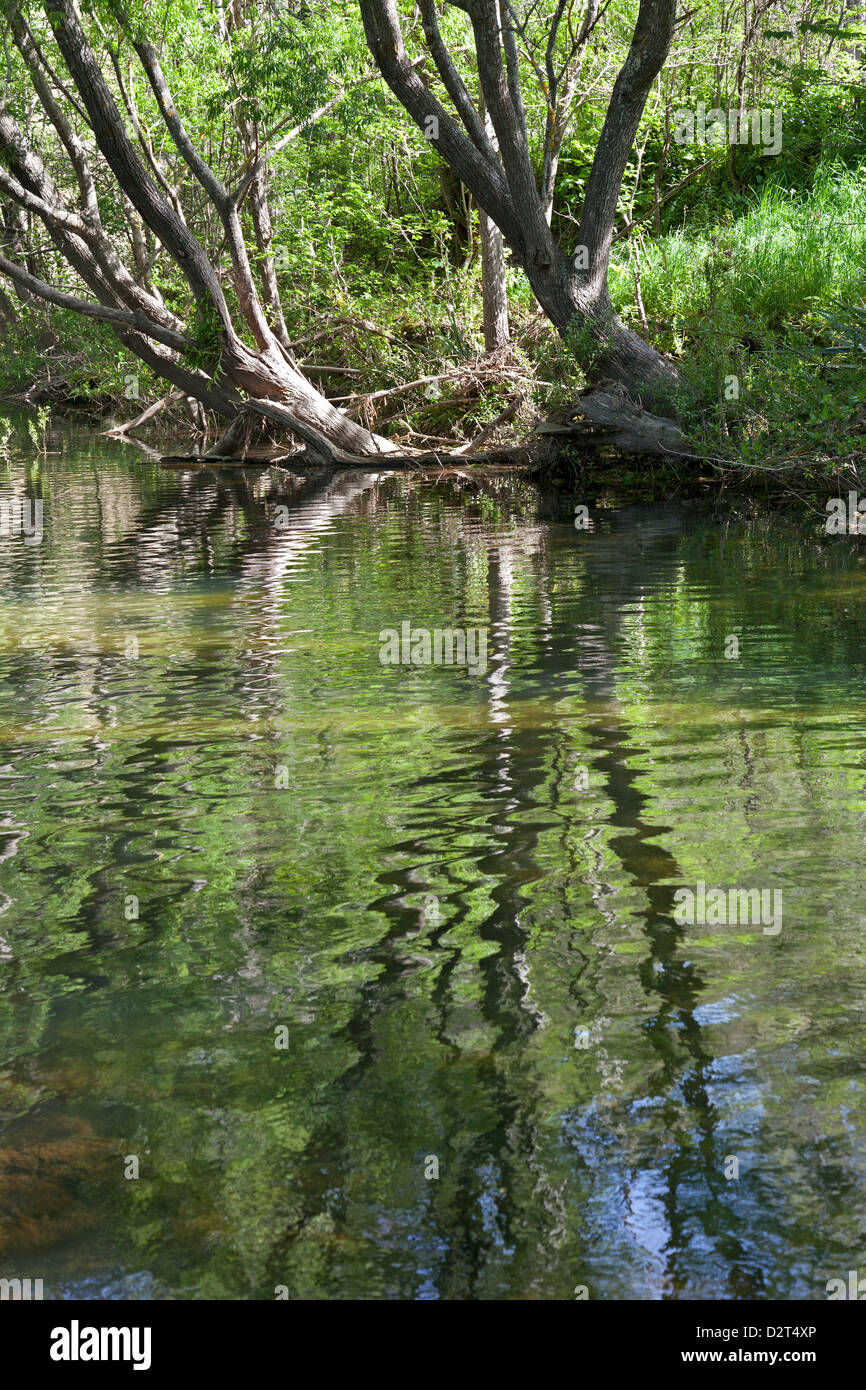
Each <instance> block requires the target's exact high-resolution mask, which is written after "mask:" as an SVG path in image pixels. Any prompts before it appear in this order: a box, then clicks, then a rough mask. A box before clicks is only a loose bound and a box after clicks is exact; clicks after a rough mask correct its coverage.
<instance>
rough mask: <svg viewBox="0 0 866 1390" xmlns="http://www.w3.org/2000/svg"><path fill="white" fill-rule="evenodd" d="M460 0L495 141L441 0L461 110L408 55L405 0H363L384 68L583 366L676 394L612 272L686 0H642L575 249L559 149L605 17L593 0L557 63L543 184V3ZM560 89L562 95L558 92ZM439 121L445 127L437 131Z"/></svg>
mask: <svg viewBox="0 0 866 1390" xmlns="http://www.w3.org/2000/svg"><path fill="white" fill-rule="evenodd" d="M454 3H455V5H456V7H457V8H459V9H461V10H463V11H464V12H465V14H466V15H467V16H468V19H469V22H470V25H471V30H472V38H473V42H474V50H475V58H476V61H477V72H478V78H479V84H480V90H481V96H482V98H483V103H484V105H485V106H486V108H487V110H488V111H489V113H490V118H491V121H492V124H493V129H494V132H495V136H496V141H495V143H494V142H493V141H492V140H491V139H490V138H489V136H488V134H487V131H486V130H485V126H484V121H483V119H482V116H481V112H480V110H479V103H477V102H475V101H473V98H472V96H471V94H470V92H469V89H468V86H467V84H466V82H465V81H464V79H463V77H462V75H461V73H460V71H459V68H458V65H457V62H456V61H455V58H454V56H453V54H452V52H451V50H450V49H449V47H448V46H447V45H446V43H445V41H444V39H443V37H442V34H441V30H440V26H439V23H438V19H437V15H436V9H435V4H434V0H422V13H423V17H424V33H425V38H426V41H427V47H428V50H429V53H430V56H431V58H432V60H433V63H434V64H435V67H436V70H437V73H438V76H439V81H440V83H441V87H442V88H443V89H444V95H445V96H446V97H447V99H448V100H449V102H450V105H451V107H452V111H451V112H449V111H448V110H446V108H445V106H444V105H443V103H442V102H441V101H440V100H439V98H438V97H437V95H436V93H435V92H434V91H433V90H432V87H431V86H429V85H427V84H426V83H425V82H424V81H423V80H422V77H421V76H420V75H419V73H418V71H417V67H416V65H415V64H413V62H412V61H410V58H409V56H408V54H407V52H406V48H405V45H404V41H403V33H402V29H401V25H400V20H399V17H398V13H397V4H396V0H359V5H360V9H361V16H362V18H363V22H364V29H365V33H366V36H367V43H368V45H369V48H370V52H371V53H372V55H373V58H374V60H375V62H376V65H377V67H378V68H379V71H380V72H381V74H382V76H383V77H384V79H385V81H386V82H387V83H388V86H389V87H390V88H391V90H392V92H393V93H394V95H395V96H396V97H397V99H398V100H399V101H400V103H401V104H402V106H403V107H404V108H405V110H406V111H407V112H408V114H409V115H410V116H411V117H412V119H413V120H414V121H415V122H416V123H417V124H418V125H419V126H420V127H421V129H422V130H424V131H425V132H427V133H428V138H433V140H434V143H435V145H436V148H437V149H438V150H439V153H440V154H441V156H442V158H443V159H444V160H445V161H446V163H447V164H448V165H449V166H450V168H451V169H452V170H453V171H454V173H455V174H456V175H457V176H458V177H459V178H460V179H461V180H462V181H463V182H464V183H465V184H466V186H467V187H468V188H469V189H470V190H471V192H472V194H473V196H474V198H475V200H476V202H477V203H478V205H479V207H480V208H482V209H483V210H484V212H485V213H486V214H487V216H488V217H489V218H490V219H491V220H492V221H493V223H494V224H495V225H496V226H497V227H498V228H499V229H500V231H501V232H502V235H503V237H504V238H505V241H506V242H507V244H508V246H509V247H510V249H511V252H512V255H513V257H514V259H515V260H516V262H517V263H518V264H519V265H520V266H521V267H522V268H523V270H524V271H525V273H526V275H527V277H528V279H529V283H530V285H531V286H532V290H533V292H534V294H535V296H536V298H537V299H538V301H539V304H540V305H541V306H542V308H543V310H544V312H545V313H546V314H547V316H548V318H549V319H550V321H551V322H552V323H553V325H554V326H555V327H556V329H557V330H558V332H559V333H560V334H561V336H562V337H563V338H564V339H565V340H566V341H567V342H569V343H571V344H574V345H575V346H576V347H577V348H578V351H579V354H580V356H581V357H582V358H583V360H584V363H585V365H588V366H590V367H591V369H592V372H593V374H594V375H596V376H609V377H613V378H614V379H615V380H617V381H619V382H621V383H622V384H623V385H624V386H625V387H626V389H627V390H628V391H629V392H630V393H631V394H632V395H633V396H634V397H635V398H637V399H639V400H640V401H642V402H643V403H645V404H649V403H651V402H663V403H664V404H666V405H667V404H669V402H670V398H671V395H672V393H673V391H674V389H675V388H676V387H677V385H678V377H677V374H676V371H675V369H674V368H673V367H672V366H671V364H670V363H669V362H668V361H667V360H666V359H665V358H664V357H662V356H661V354H660V353H658V352H656V351H655V349H653V348H652V347H651V346H650V345H649V344H648V343H646V342H645V341H644V340H643V339H642V338H640V337H639V336H638V335H637V334H636V333H634V332H632V330H631V329H629V328H628V327H627V326H626V325H625V324H624V323H623V322H622V321H621V319H620V318H619V317H618V316H617V315H616V313H615V312H614V310H613V307H612V305H611V302H610V298H609V295H608V287H607V271H608V261H609V257H610V249H611V244H612V240H613V231H614V217H615V213H616V207H617V200H618V197H619V191H620V186H621V183H622V177H623V173H624V170H625V167H626V162H627V160H628V156H629V153H630V151H631V149H632V146H633V144H634V139H635V135H636V133H637V128H638V124H639V122H640V118H641V115H642V113H643V109H644V106H645V104H646V99H647V96H648V94H649V91H650V88H651V86H652V83H653V81H654V80H655V78H656V76H657V75H658V73H659V72H660V70H661V68H662V66H663V64H664V61H665V58H666V56H667V53H668V49H669V47H670V43H671V39H672V36H673V32H674V24H675V16H676V0H641V3H640V8H639V11H638V16H637V21H636V24H635V29H634V36H633V39H632V43H631V47H630V49H629V51H628V55H627V57H626V60H625V63H624V64H623V66H622V68H621V70H620V73H619V75H618V77H617V80H616V82H615V84H614V88H613V94H612V96H611V100H610V105H609V106H608V110H607V115H606V117H605V120H604V124H603V127H602V130H601V135H600V137H599V140H598V145H597V147H596V151H595V157H594V160H593V164H592V170H591V173H590V176H589V181H588V184H587V188H586V196H585V199H584V204H583V210H582V214H581V219H580V230H579V233H578V254H577V255H576V256H574V257H570V256H567V255H566V254H565V253H564V251H563V250H562V248H561V247H560V246H559V244H558V242H557V240H556V238H555V237H554V235H553V233H552V231H551V228H550V226H549V213H550V205H551V189H552V180H553V178H555V171H556V170H555V165H556V159H557V158H558V154H559V149H560V147H561V144H562V136H563V134H564V122H565V119H566V117H567V111H568V109H570V105H571V102H572V101H573V95H574V93H573V86H574V83H573V71H574V63H575V61H576V59H577V54H578V51H579V48H580V46H581V44H582V43H583V42H584V41H585V38H586V33H587V32H588V29H589V28H590V27H591V26H592V24H593V23H594V22H595V18H596V15H597V11H596V10H594V9H593V8H592V0H588V3H589V5H590V9H589V10H588V11H587V15H586V16H585V17H584V22H583V23H582V24H581V26H580V27H579V29H578V33H577V37H580V36H581V35H582V36H583V37H582V38H580V43H578V42H577V41H576V40H575V42H573V43H572V44H571V50H572V51H570V53H569V55H568V57H567V59H566V67H565V71H564V72H562V70H561V69H560V75H559V76H557V75H556V72H555V71H554V76H555V78H556V82H557V83H560V84H562V87H563V90H562V93H561V99H560V101H559V104H558V105H556V104H554V105H552V106H551V107H550V115H549V121H548V125H549V130H548V137H549V140H548V148H547V156H546V165H545V173H544V183H543V188H542V190H541V191H539V187H538V182H537V180H536V176H535V172H534V170H533V166H532V160H531V155H530V142H529V134H528V128H527V118H526V112H525V107H524V94H523V90H522V86H521V76H520V59H519V51H518V50H519V42H520V40H521V38H522V36H523V35H524V34H525V32H526V30H527V27H528V26H529V25H530V23H538V22H539V21H537V20H536V19H534V18H533V17H532V16H533V15H534V13H535V12H536V11H537V7H536V6H535V5H533V6H532V7H531V9H530V11H529V12H528V13H527V14H526V15H524V17H523V18H521V16H520V15H519V14H518V11H517V8H516V5H515V4H512V3H510V0H454ZM566 8H567V4H566V0H557V2H556V5H555V8H554V10H553V13H552V15H549V16H548V18H547V20H546V21H545V23H546V26H547V29H546V32H547V44H546V53H547V54H548V55H552V54H553V51H554V48H555V45H556V40H557V31H558V28H559V26H560V25H561V23H562V20H563V15H564V13H565V11H566ZM552 62H553V60H552V57H551V63H552ZM552 70H553V69H552ZM552 95H553V97H554V98H555V97H556V93H555V92H554V93H553V94H552ZM550 96H551V93H548V97H550ZM431 122H432V124H431ZM431 130H432V131H435V134H434V135H433V136H432V137H430V136H429V132H430V131H431Z"/></svg>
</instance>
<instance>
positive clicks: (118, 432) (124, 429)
mask: <svg viewBox="0 0 866 1390" xmlns="http://www.w3.org/2000/svg"><path fill="white" fill-rule="evenodd" d="M183 398H184V393H183V391H169V393H168V395H167V396H163V398H162V400H160V401H157V402H156V404H155V405H149V406H148V407H147V410H143V411H142V412H141V414H140V415H136V417H135V419H134V420H129V421H128V422H127V423H126V424H125V425H115V426H114V427H113V428H112V429H110V430H103V431H102V433H103V434H104V435H114V436H116V437H120V436H122V435H124V434H128V432H129V431H130V430H134V429H137V428H138V426H139V425H143V424H144V423H145V421H146V420H152V419H153V417H154V415H157V414H158V413H159V411H160V410H162V409H163V407H164V406H167V405H172V404H173V403H174V402H175V401H182V400H183Z"/></svg>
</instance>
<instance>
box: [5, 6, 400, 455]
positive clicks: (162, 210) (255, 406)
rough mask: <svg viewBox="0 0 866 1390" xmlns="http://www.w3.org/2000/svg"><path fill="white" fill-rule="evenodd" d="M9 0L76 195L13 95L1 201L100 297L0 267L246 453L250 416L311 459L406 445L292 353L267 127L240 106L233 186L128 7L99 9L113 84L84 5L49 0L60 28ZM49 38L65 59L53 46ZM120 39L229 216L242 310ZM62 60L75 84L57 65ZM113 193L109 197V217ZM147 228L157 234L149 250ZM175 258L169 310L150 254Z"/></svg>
mask: <svg viewBox="0 0 866 1390" xmlns="http://www.w3.org/2000/svg"><path fill="white" fill-rule="evenodd" d="M3 10H4V12H5V15H6V18H7V21H8V23H9V27H10V31H11V34H12V37H13V40H14V43H15V47H16V48H17V50H18V53H19V54H20V57H21V60H22V62H23V66H24V70H25V72H26V74H27V77H28V78H29V82H30V84H31V86H32V89H33V92H34V93H35V96H36V98H37V101H38V103H39V106H40V107H41V110H42V113H43V114H44V117H45V118H47V122H48V123H49V127H50V128H51V129H53V132H54V135H55V137H56V140H57V141H58V142H59V144H60V146H61V148H62V150H63V152H64V153H65V155H66V157H67V159H68V162H69V167H70V168H71V171H72V174H73V176H74V189H73V191H72V192H69V191H67V190H66V189H61V187H60V186H59V184H58V182H57V181H56V180H55V178H54V177H53V176H52V174H51V172H50V171H49V169H48V167H47V166H46V164H45V162H44V160H43V158H42V156H41V155H40V153H39V151H38V149H37V148H36V145H35V142H34V141H33V140H32V139H30V138H28V135H27V134H26V132H25V130H24V129H23V128H22V123H21V122H20V121H19V120H16V119H15V116H14V115H13V113H12V111H11V110H10V107H9V104H8V102H7V103H4V104H2V105H0V196H2V197H3V198H4V199H6V200H8V201H9V202H11V203H12V204H13V205H16V206H17V207H18V208H20V209H22V210H23V211H24V212H26V213H27V214H28V215H29V216H30V217H32V218H36V219H38V220H39V221H40V222H41V223H42V225H43V226H44V228H45V230H46V232H47V233H48V236H49V238H50V241H51V243H52V245H53V247H54V248H55V250H56V251H57V252H59V253H60V256H61V257H62V258H63V260H64V261H65V263H66V264H67V266H68V267H69V268H71V269H72V270H73V271H74V272H75V273H76V275H77V277H78V278H79V280H80V281H81V282H82V283H83V285H84V286H86V287H87V288H88V289H89V290H90V291H91V293H92V295H93V299H92V300H87V299H84V298H82V297H81V295H80V294H77V293H69V292H67V291H66V290H62V289H59V288H57V287H56V286H55V285H52V284H50V283H48V282H47V281H46V280H44V279H42V278H41V277H40V276H39V275H38V274H36V273H35V272H34V268H33V266H32V265H27V264H22V262H21V260H20V259H16V260H11V259H9V258H7V257H6V256H0V271H2V273H3V274H4V275H6V276H7V277H8V278H9V279H10V280H12V281H13V283H15V284H16V285H17V286H18V287H19V288H20V289H21V290H24V291H26V292H28V293H29V294H33V295H36V296H38V297H39V298H41V299H43V300H46V301H48V302H49V303H53V304H57V305H60V306H61V307H63V308H67V309H71V310H74V311H76V312H78V313H81V314H83V315H86V316H89V317H92V318H98V319H102V320H104V321H105V322H106V323H108V324H109V325H110V326H111V328H112V329H113V330H114V332H115V333H116V335H117V337H118V338H119V339H120V341H121V342H122V343H123V344H124V346H125V347H126V348H127V349H128V350H129V351H130V352H132V353H134V354H135V355H136V356H138V357H139V358H140V359H141V360H142V361H144V362H146V363H147V364H148V365H149V366H150V367H151V368H152V369H153V370H154V372H156V373H157V374H158V375H159V376H161V377H164V378H165V379H166V380H167V381H169V382H171V384H172V385H173V386H174V387H176V388H179V389H180V390H181V391H183V392H184V394H186V395H188V396H191V397H193V398H194V399H195V400H197V401H200V402H201V403H202V405H203V406H204V407H205V408H206V409H208V410H211V411H214V412H216V413H217V414H218V415H220V416H222V417H223V418H224V419H225V420H226V421H229V422H231V423H230V426H229V432H228V435H227V437H226V438H224V439H223V440H222V441H221V442H220V444H219V445H217V446H215V449H217V450H219V449H220V448H226V447H229V446H231V447H235V448H237V447H240V446H241V444H242V442H243V440H244V438H245V436H246V434H247V432H248V430H249V427H250V423H251V419H252V418H262V417H263V418H264V419H266V420H268V421H271V422H272V423H273V424H275V425H277V426H280V427H282V428H284V429H289V430H291V431H292V432H293V433H295V434H296V435H298V436H299V437H300V438H301V439H303V440H304V442H305V443H306V445H307V447H308V449H309V450H310V452H311V454H312V455H314V456H318V457H322V458H327V457H331V456H332V453H333V447H336V448H337V449H339V450H344V451H346V452H347V453H350V454H353V455H359V454H360V455H365V454H380V453H388V452H392V451H394V449H395V445H394V444H393V443H392V442H390V441H388V440H386V439H383V438H380V437H378V436H376V435H373V434H371V433H370V431H368V430H366V429H364V428H363V427H362V426H360V425H358V424H356V423H355V422H354V421H353V420H351V419H349V418H348V417H347V416H346V415H345V414H344V413H343V412H342V411H340V410H338V409H337V408H336V407H335V406H333V405H331V404H330V403H329V401H328V400H327V399H326V398H325V397H324V396H323V395H322V394H321V393H320V392H318V391H317V390H316V389H315V388H314V387H313V386H312V385H311V383H310V382H309V381H307V379H306V378H305V377H304V375H303V373H302V372H301V371H300V370H299V368H298V366H297V363H296V362H295V360H294V358H293V356H292V352H291V349H290V346H289V343H288V337H287V334H286V331H285V324H284V321H283V316H282V310H281V305H280V301H279V294H278V290H277V285H276V278H275V276H274V274H273V264H272V261H271V259H270V255H269V253H270V243H271V229H270V214H269V209H268V203H267V183H266V177H265V171H266V166H267V156H266V154H265V155H262V154H260V153H259V151H258V133H257V132H256V131H255V130H254V128H253V126H252V124H251V122H250V121H249V120H248V119H247V117H246V116H243V115H242V117H241V118H240V122H239V124H240V131H241V137H242V141H243V144H244V147H245V150H246V160H245V164H244V171H243V174H242V176H241V177H240V179H239V181H238V183H237V185H236V187H234V188H233V189H229V187H227V185H226V184H225V183H224V182H223V181H222V180H221V179H220V178H219V177H218V176H217V174H216V173H215V172H214V170H213V169H212V168H211V167H210V165H209V164H208V163H207V161H206V160H205V158H204V157H203V156H202V154H201V152H200V150H199V148H198V147H197V144H196V142H195V141H194V140H193V138H192V137H191V135H190V132H189V130H188V128H187V126H186V124H185V122H184V119H183V116H182V114H181V112H180V111H179V110H178V109H177V105H176V103H175V100H174V98H173V95H172V91H171V89H170V87H169V83H168V81H167V79H166V76H165V74H164V72H163V69H162V66H161V62H160V58H159V55H158V54H157V51H156V48H155V47H154V46H153V44H152V43H151V42H150V40H149V38H148V34H147V31H146V29H145V26H144V22H143V21H142V20H141V19H140V18H138V17H132V16H131V15H129V14H127V13H126V12H125V11H123V10H121V9H118V10H117V11H116V14H117V17H118V33H117V35H116V36H112V35H110V34H108V33H106V31H105V30H104V29H102V26H101V25H100V23H99V20H98V18H97V17H96V16H95V15H94V16H93V18H92V23H93V25H94V26H95V27H96V30H97V31H98V34H99V37H100V39H101V46H102V48H103V49H104V51H105V52H106V54H107V56H108V58H109V60H110V62H111V64H112V66H113V70H114V88H115V90H112V85H111V84H110V82H109V80H108V78H107V76H106V72H105V71H104V70H103V66H104V61H103V62H101V61H100V59H99V58H98V57H97V53H96V51H95V48H94V46H93V45H92V43H91V42H90V40H89V37H88V34H87V33H86V31H85V22H84V19H83V17H82V15H81V12H80V11H79V9H78V6H77V4H76V0H48V2H47V3H46V4H45V6H44V10H45V15H46V17H47V21H48V28H47V30H46V29H45V26H44V23H41V22H40V19H39V18H38V17H37V11H36V7H35V6H25V5H24V4H22V3H20V2H19V0H3ZM225 23H226V26H227V28H228V30H229V31H231V30H233V29H234V30H237V29H240V28H242V27H243V26H244V24H245V23H246V19H245V15H244V10H243V7H242V6H241V5H240V4H239V3H236V4H234V5H233V6H232V7H231V9H230V10H229V12H228V14H227V15H226V19H225ZM52 36H53V40H54V45H55V47H56V55H55V54H54V53H52V55H51V59H52V60H54V61H52V60H50V59H49V57H48V56H47V54H46V51H45V49H46V46H47V43H48V41H49V39H50V38H51V37H52ZM121 43H124V44H126V46H127V49H131V53H127V55H126V56H127V57H128V58H129V59H131V56H132V54H134V55H135V58H137V61H138V66H139V70H140V72H141V73H143V74H144V76H145V77H146V79H147V83H148V85H149V88H150V93H151V97H152V99H153V101H154V102H155V115H156V118H157V119H158V120H159V121H160V122H161V123H162V125H163V127H164V131H165V133H167V135H168V136H169V137H170V139H171V141H172V143H173V145H174V147H175V149H176V151H177V153H178V155H179V156H180V158H181V160H182V161H183V164H184V165H185V166H186V168H187V169H188V171H189V173H190V174H191V175H192V177H193V179H194V181H195V183H196V184H197V185H198V187H199V189H200V190H202V191H203V193H204V195H205V197H206V200H207V204H208V205H209V208H210V210H211V212H212V213H214V214H215V215H216V217H217V218H218V221H219V224H220V226H221V230H222V237H223V244H224V246H225V249H226V250H227V252H228V256H229V259H230V264H231V287H232V290H233V292H234V296H233V297H234V300H235V302H236V308H235V309H234V311H233V310H232V309H231V308H230V307H229V302H228V299H227V296H226V293H225V291H224V289H223V285H222V283H221V278H220V267H219V263H218V260H215V259H213V258H212V257H210V256H209V255H208V254H207V252H206V251H205V248H204V246H203V244H202V242H201V240H200V239H199V237H198V236H196V235H195V234H194V232H193V231H192V230H191V229H190V226H189V224H188V221H187V218H186V217H185V215H184V211H183V207H182V205H181V200H180V198H179V196H178V188H177V187H173V186H172V184H171V182H170V181H169V179H167V177H166V171H165V168H164V167H163V165H162V164H161V162H160V160H159V159H158V158H157V156H156V154H155V152H154V141H153V140H152V139H151V137H150V134H149V133H148V131H147V129H146V126H145V123H144V122H143V121H142V120H141V119H140V117H139V113H138V111H137V106H136V101H135V96H134V92H133V89H132V87H131V85H127V83H126V82H125V80H124V74H123V66H122V60H121V52H120V45H121ZM58 58H59V61H57V59H58ZM61 65H62V68H65V73H66V75H67V76H66V78H65V79H64V78H61V76H60V75H59V74H58V72H57V71H56V69H57V68H58V67H61ZM115 91H117V92H118V93H119V94H120V98H121V100H122V103H123V105H124V106H125V110H124V111H121V109H120V106H119V105H118V101H117V99H116V96H115ZM21 105H22V107H23V106H24V105H25V104H24V103H23V102H22V103H21ZM130 130H131V131H132V134H130ZM133 135H134V136H135V137H136V138H135V139H133ZM254 145H255V147H256V148H255V154H256V157H255V158H253V152H254V151H253V146H254ZM118 191H119V193H120V195H121V197H120V206H119V207H118V199H117V193H118ZM247 195H249V199H250V206H251V209H252V219H253V225H254V228H255V236H256V241H257V245H258V251H259V269H260V278H261V284H262V292H261V293H260V291H259V288H258V287H257V283H256V276H255V275H254V272H253V268H252V265H251V263H250V257H249V254H248V251H247V247H246V243H245V240H244V234H243V230H242V226H241V218H240V206H241V202H242V200H243V199H244V198H245V197H246V196H247ZM73 198H74V201H73ZM106 201H108V202H110V207H109V208H108V211H107V212H106V210H105V207H104V203H105V202H106ZM118 213H119V214H120V216H119V217H118ZM118 222H120V233H118V230H117V228H118ZM124 234H125V235H126V237H127V238H128V240H129V241H130V243H131V245H132V247H133V259H134V267H133V268H130V267H129V266H128V265H127V263H126V260H125V259H124V256H123V255H122V254H121V251H120V249H119V245H122V241H123V236H124ZM148 236H149V237H150V239H151V242H152V243H153V251H152V253H151V255H149V254H148V249H147V244H146V242H147V237H148ZM163 252H164V253H165V254H167V255H168V256H169V257H170V258H171V260H172V262H173V264H174V266H175V268H176V270H177V271H178V272H179V273H180V276H181V277H182V280H183V282H184V283H185V286H186V290H187V293H188V297H189V304H188V308H187V311H186V312H178V311H176V310H175V309H174V308H171V307H169V306H168V305H167V304H166V302H165V300H164V298H163V296H162V294H161V293H160V291H159V290H158V289H155V288H154V285H153V283H152V280H151V271H152V258H155V257H156V256H159V255H161V254H162V253H163ZM243 335H246V337H247V338H249V339H251V340H252V343H253V346H249V345H248V343H247V342H245V341H244V336H243Z"/></svg>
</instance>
